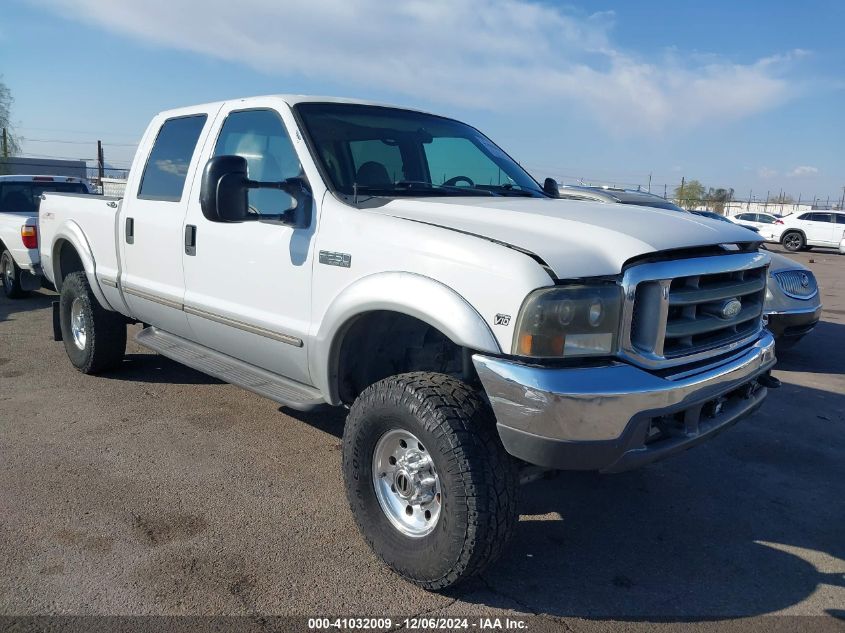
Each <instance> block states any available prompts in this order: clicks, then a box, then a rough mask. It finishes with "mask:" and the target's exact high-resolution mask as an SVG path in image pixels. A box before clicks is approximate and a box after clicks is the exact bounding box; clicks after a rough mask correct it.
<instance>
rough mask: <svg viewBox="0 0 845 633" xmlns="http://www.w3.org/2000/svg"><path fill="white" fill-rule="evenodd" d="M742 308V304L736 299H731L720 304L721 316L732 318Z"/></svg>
mask: <svg viewBox="0 0 845 633" xmlns="http://www.w3.org/2000/svg"><path fill="white" fill-rule="evenodd" d="M740 310H742V304H741V303H740V302H739V300H738V299H731V300H729V301H726V302H725V305H723V306H722V318H723V319H733V318H734V317H735V316H736V315H738V314H739V312H740Z"/></svg>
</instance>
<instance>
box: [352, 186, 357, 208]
mask: <svg viewBox="0 0 845 633" xmlns="http://www.w3.org/2000/svg"><path fill="white" fill-rule="evenodd" d="M352 204H358V183H357V182H353V183H352Z"/></svg>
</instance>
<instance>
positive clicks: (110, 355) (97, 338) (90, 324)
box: [59, 272, 126, 374]
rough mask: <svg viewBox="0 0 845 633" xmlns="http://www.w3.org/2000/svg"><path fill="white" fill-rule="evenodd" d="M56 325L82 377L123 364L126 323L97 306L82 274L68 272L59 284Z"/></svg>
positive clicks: (116, 314) (95, 299) (71, 360)
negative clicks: (57, 321) (57, 320)
mask: <svg viewBox="0 0 845 633" xmlns="http://www.w3.org/2000/svg"><path fill="white" fill-rule="evenodd" d="M59 323H60V325H61V328H62V340H63V341H64V344H65V351H66V352H67V355H68V358H69V359H70V362H71V363H73V366H74V367H76V368H77V369H78V370H79V371H81V372H82V373H83V374H98V373H101V372H104V371H108V370H109V369H114V368H116V367H117V366H118V365H120V363H121V362H123V355H124V353H125V352H126V321H125V320H124V318H123V317H122V316H121V315H120V314H118V313H117V312H110V311H109V310H106V309H104V308H103V307H102V306H101V305H100V303H99V302H98V301H97V298H96V297H95V296H94V294H93V293H92V292H91V287H90V286H89V285H88V278H87V277H86V276H85V273H84V272H78V273H71V274H70V275H68V276H67V277H66V278H65V280H64V282H62V292H61V295H60V296H59Z"/></svg>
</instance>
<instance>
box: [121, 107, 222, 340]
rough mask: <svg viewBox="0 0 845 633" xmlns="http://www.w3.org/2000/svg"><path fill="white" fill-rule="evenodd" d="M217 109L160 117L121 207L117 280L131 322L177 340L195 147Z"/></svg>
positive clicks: (182, 327)
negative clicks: (118, 276) (151, 327)
mask: <svg viewBox="0 0 845 633" xmlns="http://www.w3.org/2000/svg"><path fill="white" fill-rule="evenodd" d="M218 109H219V107H215V108H214V109H213V111H212V110H203V109H192V111H190V112H185V113H178V112H177V113H171V114H168V115H167V116H160V120H158V121H156V123H157V124H158V125H155V124H153V125H151V126H150V129H149V130H148V132H147V136H146V137H145V138H144V141H143V142H142V145H141V148H139V152H141V151H143V148H146V160H145V162H144V164H143V165H141V164H140V163H139V164H136V165H134V166H133V172H132V175H131V178H130V181H129V182H128V183H127V188H126V192H127V197H126V198H125V199H124V202H123V204H122V205H121V213H120V218H119V225H118V240H119V242H120V250H121V264H122V270H121V277H120V281H121V288H122V289H123V293H124V297H125V299H126V303H127V305H128V306H129V309H130V311H131V314H132V316H134V317H135V318H137V319H139V320H141V321H143V322H145V323H149V324H151V325H155V326H157V327H160V328H162V329H163V330H166V331H168V332H172V333H173V334H177V335H180V336H187V335H188V332H189V326H188V320H187V317H186V316H185V313H184V312H183V301H184V296H185V280H184V273H183V270H182V253H183V250H184V247H183V235H182V227H183V225H184V220H185V212H186V210H187V208H188V199H187V198H188V192H189V191H190V188H191V183H192V180H193V177H194V175H195V174H196V172H197V170H198V168H197V162H198V160H199V155H200V150H201V149H202V147H201V145H202V142H203V140H204V139H205V138H206V136H207V132H208V128H210V127H211V123H212V120H213V119H214V115H215V114H216V111H217V110H218ZM139 156H141V154H140V153H139Z"/></svg>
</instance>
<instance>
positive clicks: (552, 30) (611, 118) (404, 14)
mask: <svg viewBox="0 0 845 633" xmlns="http://www.w3.org/2000/svg"><path fill="white" fill-rule="evenodd" d="M33 1H36V2H39V3H40V4H44V5H46V6H49V7H52V8H54V9H56V10H57V11H59V12H61V13H62V14H63V15H71V16H76V17H77V18H78V19H82V20H86V21H87V20H90V21H93V22H96V23H99V24H100V25H101V26H102V27H105V28H107V29H110V30H113V31H117V32H121V33H126V34H130V35H132V36H135V37H137V38H139V39H141V40H144V41H147V42H153V43H155V44H158V45H163V46H167V47H171V48H175V49H183V50H190V51H193V52H198V53H202V54H205V55H210V56H213V57H216V58H220V59H225V60H228V61H233V62H239V63H243V64H247V65H249V66H252V67H254V68H256V69H259V70H261V71H265V72H268V73H272V74H277V75H280V76H285V75H287V76H291V75H299V76H303V77H308V78H312V79H313V78H321V77H322V78H325V79H327V80H328V82H329V83H331V84H333V85H340V86H347V87H348V88H349V89H354V90H355V91H356V92H357V93H359V94H360V93H361V92H362V90H361V88H363V89H364V92H365V91H366V90H367V89H371V90H379V91H389V92H392V93H395V94H398V95H404V96H406V97H409V98H412V99H416V100H424V101H429V102H436V103H440V104H449V105H455V106H463V107H473V108H486V109H496V110H499V109H506V108H519V107H526V106H527V107H531V108H535V109H543V110H546V111H548V110H549V109H550V108H551V109H554V108H559V107H561V106H564V107H575V108H578V109H580V110H581V111H583V112H585V113H587V114H588V115H590V116H593V117H595V118H596V119H597V120H598V121H599V122H600V123H602V124H603V125H604V127H605V128H607V129H610V130H612V131H615V132H622V133H632V132H633V133H645V134H651V133H659V132H663V131H665V130H668V129H673V130H675V129H678V128H688V127H694V126H698V125H701V124H705V123H708V122H713V121H716V122H719V121H725V120H735V119H740V118H744V117H747V116H751V115H753V114H755V113H758V112H760V111H763V110H766V109H770V108H772V107H776V106H777V105H779V104H780V103H782V102H783V101H785V100H786V99H787V98H788V97H789V96H790V95H792V94H794V93H795V90H794V86H790V83H789V81H787V78H786V77H785V74H786V72H787V71H788V69H789V67H790V65H791V64H792V61H793V60H794V59H796V58H798V57H802V56H803V55H804V54H805V53H804V51H793V52H790V53H787V54H784V55H778V56H773V57H767V58H763V59H760V60H757V61H755V62H753V63H748V64H738V63H733V62H731V61H728V60H725V59H722V58H720V57H718V56H715V55H695V56H689V57H686V58H684V57H683V56H681V55H680V54H679V53H678V52H677V51H674V50H673V51H669V52H667V53H666V54H665V55H664V56H662V57H661V58H660V59H659V60H656V61H654V60H652V61H648V60H644V59H641V58H639V57H637V56H635V55H632V54H630V53H627V52H624V51H621V50H618V49H617V48H616V47H615V45H614V44H613V42H612V37H611V35H612V33H611V31H612V28H613V25H614V15H613V13H611V12H605V13H598V14H593V15H584V14H580V13H575V12H573V11H571V10H564V9H561V8H556V7H553V6H550V5H548V4H540V3H539V2H536V1H532V0H439V1H438V0H406V1H404V2H384V1H382V0H356V1H351V0H288V1H279V0H241V1H240V2H228V1H226V2H224V1H222V0H180V1H179V2H173V0H145V1H144V2H138V1H137V0H33ZM791 88H792V89H791Z"/></svg>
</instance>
